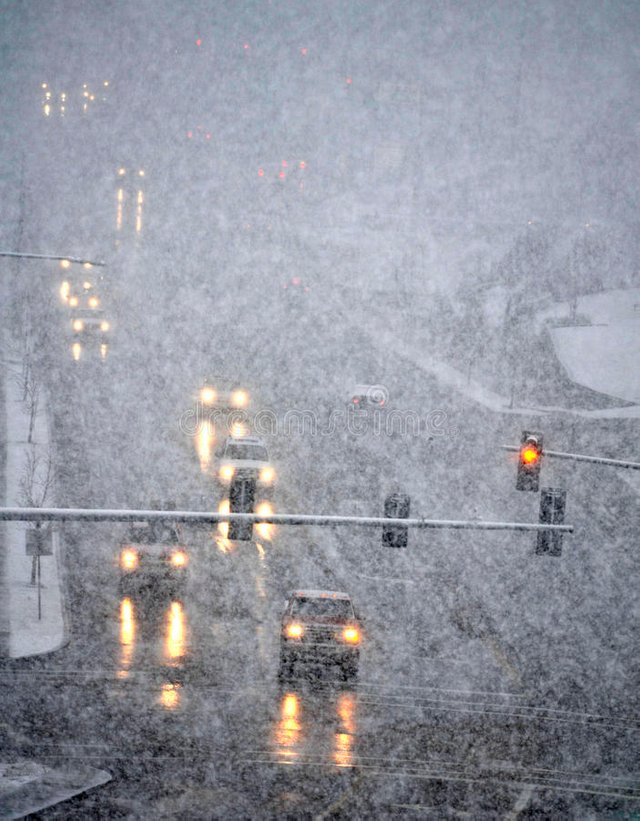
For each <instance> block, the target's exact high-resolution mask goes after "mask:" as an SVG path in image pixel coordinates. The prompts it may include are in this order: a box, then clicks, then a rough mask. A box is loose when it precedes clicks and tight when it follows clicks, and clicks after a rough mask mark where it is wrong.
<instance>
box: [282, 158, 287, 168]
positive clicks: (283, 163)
mask: <svg viewBox="0 0 640 821" xmlns="http://www.w3.org/2000/svg"><path fill="white" fill-rule="evenodd" d="M287 165H288V163H287V161H286V160H282V167H283V168H286V167H287Z"/></svg>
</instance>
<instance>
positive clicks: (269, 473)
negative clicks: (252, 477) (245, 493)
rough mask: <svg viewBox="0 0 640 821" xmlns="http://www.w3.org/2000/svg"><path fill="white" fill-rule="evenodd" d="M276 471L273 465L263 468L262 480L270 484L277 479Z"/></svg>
mask: <svg viewBox="0 0 640 821" xmlns="http://www.w3.org/2000/svg"><path fill="white" fill-rule="evenodd" d="M275 476H276V472H275V470H274V469H273V468H272V467H266V468H262V470H261V471H260V481H261V482H264V483H265V484H266V485H268V484H269V483H270V482H273V480H274V479H275Z"/></svg>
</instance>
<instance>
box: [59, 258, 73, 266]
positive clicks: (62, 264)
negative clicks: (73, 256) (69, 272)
mask: <svg viewBox="0 0 640 821" xmlns="http://www.w3.org/2000/svg"><path fill="white" fill-rule="evenodd" d="M70 265H71V262H70V260H68V259H61V260H60V267H61V268H68V267H69V266H70Z"/></svg>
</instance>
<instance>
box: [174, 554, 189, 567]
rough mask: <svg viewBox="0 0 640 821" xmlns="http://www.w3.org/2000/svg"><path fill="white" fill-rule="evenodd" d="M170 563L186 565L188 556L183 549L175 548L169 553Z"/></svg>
mask: <svg viewBox="0 0 640 821" xmlns="http://www.w3.org/2000/svg"><path fill="white" fill-rule="evenodd" d="M171 564H172V565H173V566H174V567H186V566H187V565H188V564H189V557H188V556H187V554H186V553H185V551H184V550H176V552H175V553H172V554H171Z"/></svg>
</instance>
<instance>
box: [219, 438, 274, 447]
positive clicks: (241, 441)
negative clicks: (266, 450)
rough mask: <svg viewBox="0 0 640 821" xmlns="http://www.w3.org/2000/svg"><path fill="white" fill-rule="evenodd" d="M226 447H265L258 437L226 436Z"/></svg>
mask: <svg viewBox="0 0 640 821" xmlns="http://www.w3.org/2000/svg"><path fill="white" fill-rule="evenodd" d="M226 445H262V446H263V447H266V445H265V443H264V440H263V439H260V437H259V436H227V441H226V442H225V446H226Z"/></svg>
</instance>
